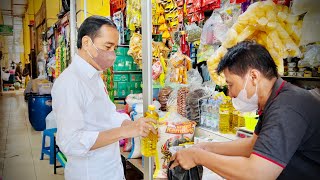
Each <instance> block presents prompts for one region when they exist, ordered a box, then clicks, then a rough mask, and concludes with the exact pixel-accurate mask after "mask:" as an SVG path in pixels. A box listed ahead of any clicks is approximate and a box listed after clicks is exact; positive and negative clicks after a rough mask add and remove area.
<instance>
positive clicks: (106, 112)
mask: <svg viewBox="0 0 320 180" xmlns="http://www.w3.org/2000/svg"><path fill="white" fill-rule="evenodd" d="M100 75H101V72H99V71H97V70H96V69H95V68H94V67H93V66H91V65H90V64H89V63H87V62H86V61H85V60H84V59H82V58H81V57H80V56H78V55H76V56H75V58H74V59H73V61H72V63H71V64H70V66H69V67H68V68H67V69H66V70H65V71H64V72H63V73H62V74H61V75H60V76H59V78H58V79H57V80H56V81H55V83H54V85H53V89H52V108H53V111H54V113H55V115H56V119H57V128H58V131H57V139H56V140H57V144H58V146H59V148H60V150H61V151H62V152H63V153H64V154H65V155H66V157H67V161H68V162H67V164H66V167H65V179H67V180H102V179H103V180H110V179H112V180H122V179H124V173H123V166H122V162H121V157H120V148H119V142H116V143H113V144H110V145H108V146H105V147H102V148H99V149H96V150H92V151H91V150H90V149H91V147H92V146H93V145H94V143H95V141H96V139H97V137H98V134H99V132H101V131H105V130H110V129H113V128H116V127H120V126H121V124H122V122H123V121H124V120H125V119H129V116H127V115H125V114H120V113H118V112H117V111H116V107H115V105H114V104H113V103H112V101H111V100H110V98H109V96H108V94H107V91H106V87H105V85H104V83H103V80H102V78H101V76H100Z"/></svg>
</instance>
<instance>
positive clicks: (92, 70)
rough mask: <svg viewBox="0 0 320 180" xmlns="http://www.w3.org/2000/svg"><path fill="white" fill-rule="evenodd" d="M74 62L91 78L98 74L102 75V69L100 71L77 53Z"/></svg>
mask: <svg viewBox="0 0 320 180" xmlns="http://www.w3.org/2000/svg"><path fill="white" fill-rule="evenodd" d="M74 63H75V64H76V66H77V68H78V69H79V70H80V72H81V73H83V74H86V75H87V76H88V78H89V79H92V78H93V77H94V75H96V74H97V75H100V74H101V73H102V71H98V70H97V69H96V68H94V67H93V66H92V65H91V64H89V63H88V62H87V61H86V60H84V59H83V58H82V57H80V56H79V55H78V54H76V55H75V58H74Z"/></svg>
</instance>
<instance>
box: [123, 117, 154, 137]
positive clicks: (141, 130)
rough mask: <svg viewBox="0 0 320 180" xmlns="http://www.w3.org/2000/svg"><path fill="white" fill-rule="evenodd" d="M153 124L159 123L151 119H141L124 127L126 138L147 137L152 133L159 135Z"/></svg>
mask: <svg viewBox="0 0 320 180" xmlns="http://www.w3.org/2000/svg"><path fill="white" fill-rule="evenodd" d="M151 123H157V122H156V121H155V120H154V119H151V118H140V119H138V120H136V121H132V123H130V124H128V125H125V126H123V128H124V129H123V130H124V134H125V138H131V137H137V136H142V137H147V136H148V134H149V133H150V132H153V133H154V134H157V130H156V129H155V128H154V127H153V126H152V125H151Z"/></svg>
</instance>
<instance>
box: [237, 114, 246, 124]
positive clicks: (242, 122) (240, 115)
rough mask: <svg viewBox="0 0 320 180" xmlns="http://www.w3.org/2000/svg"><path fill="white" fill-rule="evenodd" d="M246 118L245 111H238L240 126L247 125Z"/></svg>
mask: <svg viewBox="0 0 320 180" xmlns="http://www.w3.org/2000/svg"><path fill="white" fill-rule="evenodd" d="M245 126H246V123H245V119H244V114H243V113H240V112H239V113H238V127H245Z"/></svg>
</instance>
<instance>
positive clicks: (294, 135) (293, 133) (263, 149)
mask: <svg viewBox="0 0 320 180" xmlns="http://www.w3.org/2000/svg"><path fill="white" fill-rule="evenodd" d="M283 82H284V81H283V80H282V79H281V78H279V79H278V80H277V81H276V83H275V85H274V87H273V89H272V94H271V96H270V98H269V99H268V101H267V104H266V106H265V109H264V111H263V113H262V114H261V115H260V117H259V121H258V124H257V126H256V129H255V134H257V135H258V138H257V141H256V143H255V145H254V148H253V154H255V155H258V156H260V157H262V158H265V159H267V160H269V161H271V162H273V163H275V164H277V165H279V166H280V167H282V168H284V169H283V171H282V173H281V174H280V176H279V177H278V179H290V180H291V179H308V180H310V179H320V101H319V100H318V99H316V98H315V97H314V96H312V94H311V93H310V92H309V91H307V90H304V89H301V88H299V87H297V86H294V85H292V84H290V83H288V82H284V83H283Z"/></svg>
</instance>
